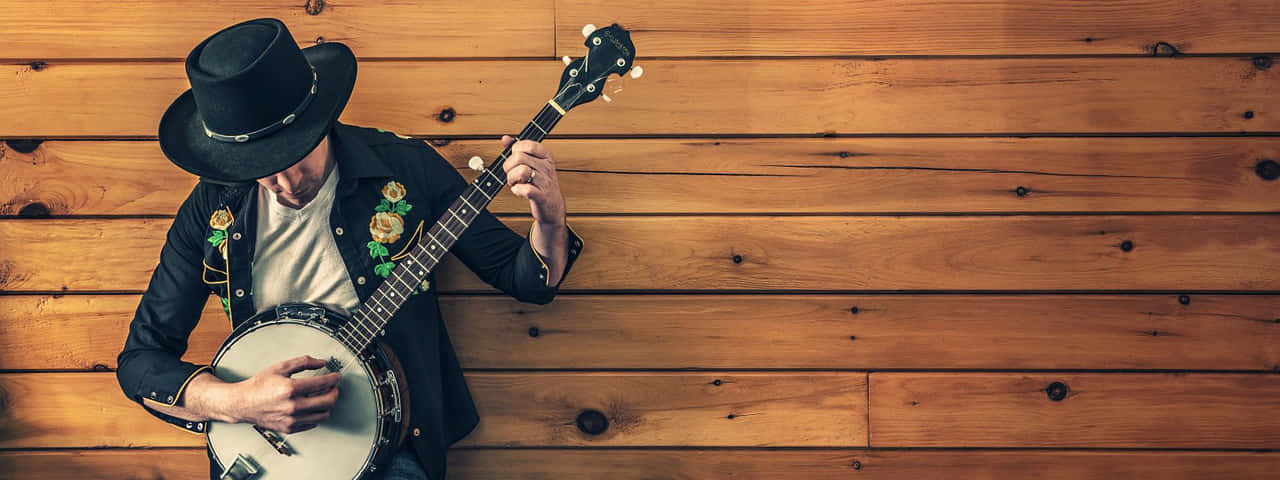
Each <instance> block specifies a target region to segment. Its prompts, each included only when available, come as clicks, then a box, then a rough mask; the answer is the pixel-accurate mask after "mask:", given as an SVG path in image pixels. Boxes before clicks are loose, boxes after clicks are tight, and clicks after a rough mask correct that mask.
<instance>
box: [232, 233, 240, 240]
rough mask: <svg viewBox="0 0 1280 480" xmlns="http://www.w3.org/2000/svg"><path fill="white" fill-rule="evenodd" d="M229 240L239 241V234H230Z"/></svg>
mask: <svg viewBox="0 0 1280 480" xmlns="http://www.w3.org/2000/svg"><path fill="white" fill-rule="evenodd" d="M231 239H232V240H239V239H240V232H236V233H233V234H231Z"/></svg>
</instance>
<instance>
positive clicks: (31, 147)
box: [4, 138, 44, 153]
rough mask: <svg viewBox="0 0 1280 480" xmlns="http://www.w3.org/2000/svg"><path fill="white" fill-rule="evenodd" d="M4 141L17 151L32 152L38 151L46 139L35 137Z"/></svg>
mask: <svg viewBox="0 0 1280 480" xmlns="http://www.w3.org/2000/svg"><path fill="white" fill-rule="evenodd" d="M4 143H5V144H6V145H8V146H9V148H12V149H13V151H15V152H18V153H31V152H34V151H36V148H39V147H40V144H41V143H44V140H36V139H34V138H28V139H14V140H5V141H4Z"/></svg>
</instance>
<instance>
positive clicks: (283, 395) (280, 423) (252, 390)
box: [228, 355, 340, 433]
mask: <svg viewBox="0 0 1280 480" xmlns="http://www.w3.org/2000/svg"><path fill="white" fill-rule="evenodd" d="M324 363H325V362H324V360H321V359H319V358H315V357H312V356H310V355H306V356H301V357H295V358H290V359H288V360H285V361H282V362H279V363H277V364H275V365H272V366H270V367H267V368H265V369H263V370H262V371H261V372H258V373H257V374H256V375H254V376H252V377H249V378H247V379H245V380H244V381H242V382H238V383H235V384H233V385H234V394H233V397H232V398H230V399H228V400H230V405H229V406H230V407H231V409H230V411H229V412H228V413H229V415H230V416H231V417H232V418H233V419H234V420H235V421H237V422H247V423H252V424H254V425H257V426H259V427H262V428H266V429H269V430H274V431H277V432H280V433H297V432H302V431H306V430H310V429H312V428H315V427H316V425H317V424H319V423H320V422H323V421H325V420H328V419H329V414H330V411H331V410H333V405H334V403H336V402H337V401H338V386H337V385H338V379H339V378H340V375H339V374H338V372H331V373H327V374H324V375H320V376H318V377H303V378H290V376H291V375H293V374H295V373H298V372H301V371H304V370H314V369H317V368H321V367H324Z"/></svg>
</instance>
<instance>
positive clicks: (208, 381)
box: [146, 371, 238, 422]
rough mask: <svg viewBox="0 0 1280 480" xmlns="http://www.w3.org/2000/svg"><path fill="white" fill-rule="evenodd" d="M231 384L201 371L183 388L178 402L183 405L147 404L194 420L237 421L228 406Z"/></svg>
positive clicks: (167, 413) (160, 410)
mask: <svg viewBox="0 0 1280 480" xmlns="http://www.w3.org/2000/svg"><path fill="white" fill-rule="evenodd" d="M231 385H232V384H230V383H227V382H224V381H222V379H220V378H218V377H215V376H213V374H212V373H210V372H207V371H205V372H200V373H199V374H197V375H196V376H195V378H192V379H191V383H188V384H187V388H186V389H184V390H183V392H182V397H181V399H180V400H179V401H178V402H177V403H181V404H182V406H181V407H179V406H177V405H175V406H172V407H170V406H166V405H162V404H158V403H153V402H147V404H146V405H147V407H148V408H151V409H154V410H156V411H158V412H160V413H164V414H166V415H172V416H175V417H178V418H181V419H184V420H191V421H193V422H201V421H205V420H217V421H221V422H236V421H238V419H236V418H234V417H233V416H232V415H231V414H230V411H231V409H230V408H228V407H229V406H230V401H231V399H232V396H231V395H230V394H229V392H230V389H231Z"/></svg>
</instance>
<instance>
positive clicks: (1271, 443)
mask: <svg viewBox="0 0 1280 480" xmlns="http://www.w3.org/2000/svg"><path fill="white" fill-rule="evenodd" d="M1055 382H1057V383H1059V384H1060V385H1065V388H1054V386H1053V385H1054V384H1055ZM869 388H870V394H869V397H870V402H871V404H870V405H871V406H870V410H871V414H870V418H871V420H870V424H871V440H870V442H871V445H872V446H875V447H1104V448H1113V447H1122V448H1256V449H1275V448H1277V447H1280V416H1277V415H1276V412H1275V402H1274V400H1273V399H1275V398H1276V397H1277V396H1278V395H1280V375H1268V374H1258V375H1251V374H1146V373H1143V374H1137V373H1133V374H1130V373H1079V374H1065V373H1064V374H1051V373H932V372H931V373H894V372H887V373H886V372H876V373H872V374H871V380H870V386H869ZM1055 393H1058V394H1060V395H1059V396H1057V397H1054V394H1055ZM1053 398H1059V400H1056V401H1055V400H1053Z"/></svg>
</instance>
